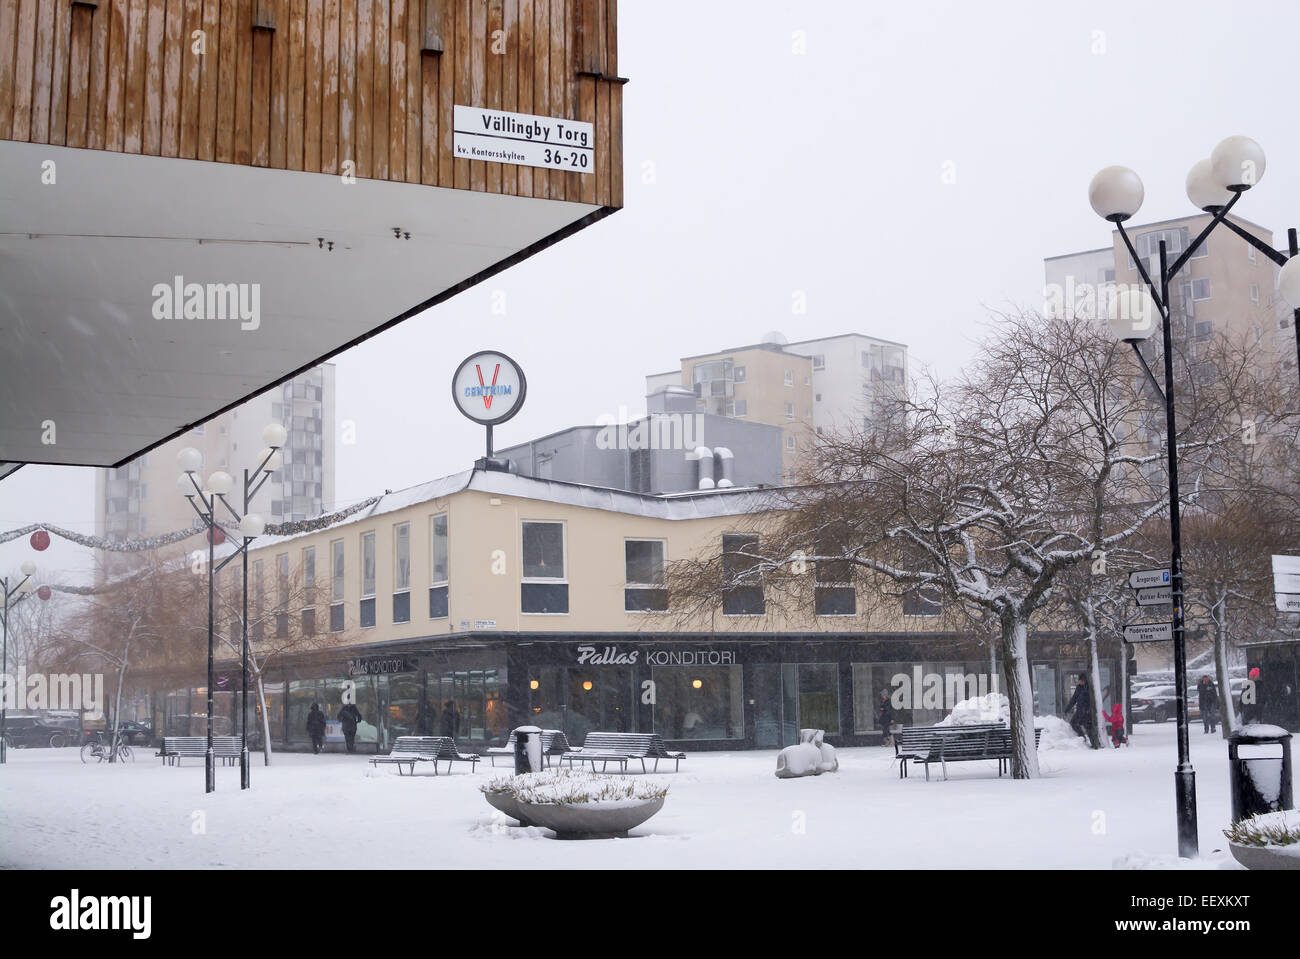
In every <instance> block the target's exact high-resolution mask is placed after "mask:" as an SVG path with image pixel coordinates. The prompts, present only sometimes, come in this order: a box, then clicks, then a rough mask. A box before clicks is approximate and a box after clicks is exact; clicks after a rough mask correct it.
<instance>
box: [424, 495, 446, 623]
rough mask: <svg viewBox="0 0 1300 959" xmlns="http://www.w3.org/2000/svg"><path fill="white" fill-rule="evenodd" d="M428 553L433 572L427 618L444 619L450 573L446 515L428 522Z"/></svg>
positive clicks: (440, 515)
mask: <svg viewBox="0 0 1300 959" xmlns="http://www.w3.org/2000/svg"><path fill="white" fill-rule="evenodd" d="M429 551H430V555H429V568H430V569H431V570H432V571H433V573H432V577H433V578H432V585H430V586H429V618H430V619H445V618H446V617H447V586H448V582H449V578H448V577H449V573H450V553H449V552H448V542H447V514H446V513H439V514H438V515H437V516H434V517H432V518H430V520H429Z"/></svg>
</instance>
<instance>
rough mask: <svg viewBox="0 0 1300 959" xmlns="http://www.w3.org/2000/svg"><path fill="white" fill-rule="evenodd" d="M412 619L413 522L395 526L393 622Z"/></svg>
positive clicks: (405, 621)
mask: <svg viewBox="0 0 1300 959" xmlns="http://www.w3.org/2000/svg"><path fill="white" fill-rule="evenodd" d="M410 621H411V524H410V523H398V524H397V525H396V526H394V527H393V622H394V623H409V622H410Z"/></svg>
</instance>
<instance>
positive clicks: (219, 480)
mask: <svg viewBox="0 0 1300 959" xmlns="http://www.w3.org/2000/svg"><path fill="white" fill-rule="evenodd" d="M287 436H288V434H287V433H286V431H285V429H284V427H283V426H281V425H280V424H279V423H272V424H270V425H269V426H267V427H266V428H265V429H264V430H262V442H263V443H265V444H266V449H264V450H262V452H261V454H260V455H259V459H260V462H259V464H258V466H257V468H256V469H254V470H251V471H250V470H244V501H243V513H242V514H241V513H240V512H238V511H236V510H235V508H234V507H233V506H231V505H230V502H229V500H227V499H226V495H227V494H228V493H229V492H230V491H231V490H232V489H233V488H234V485H235V481H234V478H233V477H232V476H231V475H230V474H229V473H227V472H225V471H224V470H217V471H216V472H214V473H211V474H210V475H209V476H208V479H207V482H205V483H203V484H202V485H200V484H199V481H198V479H196V476H195V474H196V473H197V472H198V471H199V469H201V468H202V466H203V454H202V453H200V452H199V451H198V450H196V449H194V448H193V447H189V446H187V447H186V448H185V449H183V450H181V451H180V452H179V453H177V454H176V463H177V465H178V466H180V468H181V475H180V477H179V478H178V480H177V488H178V489H179V490H180V492H181V495H182V496H184V497H185V498H186V499H187V500H189V502H190V506H192V507H193V508H194V512H195V513H196V514H198V517H199V519H200V520H202V521H203V525H204V527H205V528H206V529H207V532H208V563H207V567H208V704H207V710H208V712H207V717H208V744H207V750H206V751H205V753H204V768H205V783H206V789H205V791H206V792H212V791H213V790H214V789H216V788H217V787H216V756H215V753H214V751H213V744H212V720H213V696H214V682H215V676H214V630H213V581H214V579H215V577H216V574H217V573H219V572H221V570H223V569H225V567H226V564H227V563H229V562H230V561H231V560H232V559H234V558H235V556H236V555H240V556H242V557H243V567H244V579H243V616H242V618H243V638H242V645H241V657H240V660H241V666H242V672H243V685H242V697H243V698H242V700H241V702H240V728H239V738H240V751H239V767H240V772H239V784H240V788H241V789H247V788H249V763H248V546H249V544H250V543H251V542H252V541H253V540H254V539H255V538H256V537H258V536H261V535H262V533H263V532H264V531H265V529H266V521H265V520H264V519H263V518H262V517H261V516H260V515H259V514H257V513H250V512H249V511H248V509H249V505H250V503H251V502H252V499H253V497H254V496H255V495H256V494H257V491H258V490H259V489H261V488H262V484H263V483H265V482H266V480H267V479H268V478H269V477H270V476H271V474H272V473H274V472H275V471H276V470H278V469H279V468H280V466H281V463H282V459H281V455H280V449H281V448H282V447H283V446H284V443H285V440H286V439H287ZM196 499H197V500H198V503H196V502H195V500H196ZM218 501H220V502H221V504H222V505H223V506H225V508H226V510H227V511H228V512H229V513H230V515H231V517H232V518H233V519H234V522H235V523H237V524H238V525H239V532H240V538H241V542H240V544H239V545H238V546H236V547H235V550H234V552H232V553H231V554H230V555H229V556H227V557H226V558H225V559H224V560H222V561H221V564H220V565H219V566H216V565H214V561H215V549H216V531H217V530H218V529H220V526H219V524H218V523H217V502H218ZM200 503H201V504H202V508H200V506H199V504H200Z"/></svg>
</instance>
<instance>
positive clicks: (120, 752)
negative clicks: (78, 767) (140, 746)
mask: <svg viewBox="0 0 1300 959" xmlns="http://www.w3.org/2000/svg"><path fill="white" fill-rule="evenodd" d="M92 758H93V759H94V760H95V761H96V762H101V763H102V762H104V761H105V760H107V761H108V762H114V761H116V762H131V761H132V760H133V758H134V757H133V756H132V755H131V747H130V746H128V745H127V744H126V743H125V742H123V741H121V740H119V741H118V743H117V747H116V749H114V748H112V747H110V746H106V745H105V744H104V738H103V737H102V736H101V735H100V734H99V733H95V735H94V736H93V737H92V738H90V739H88V740H86V742H84V743H83V744H82V746H81V761H82V762H83V763H88V762H90V760H91V759H92Z"/></svg>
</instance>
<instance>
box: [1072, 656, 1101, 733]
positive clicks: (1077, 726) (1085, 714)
mask: <svg viewBox="0 0 1300 959" xmlns="http://www.w3.org/2000/svg"><path fill="white" fill-rule="evenodd" d="M1065 711H1066V712H1067V713H1070V712H1071V711H1073V712H1072V714H1071V716H1070V728H1071V729H1073V730H1074V732H1075V734H1076V735H1078V736H1082V737H1083V738H1084V739H1086V740H1088V742H1090V743H1093V744H1094V745H1098V744H1097V741H1096V737H1095V736H1094V735H1093V715H1092V690H1090V689H1089V688H1088V675H1087V674H1086V673H1080V674H1079V682H1078V685H1076V686H1075V687H1074V695H1073V696H1071V697H1070V701H1069V702H1068V703H1066V706H1065Z"/></svg>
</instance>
